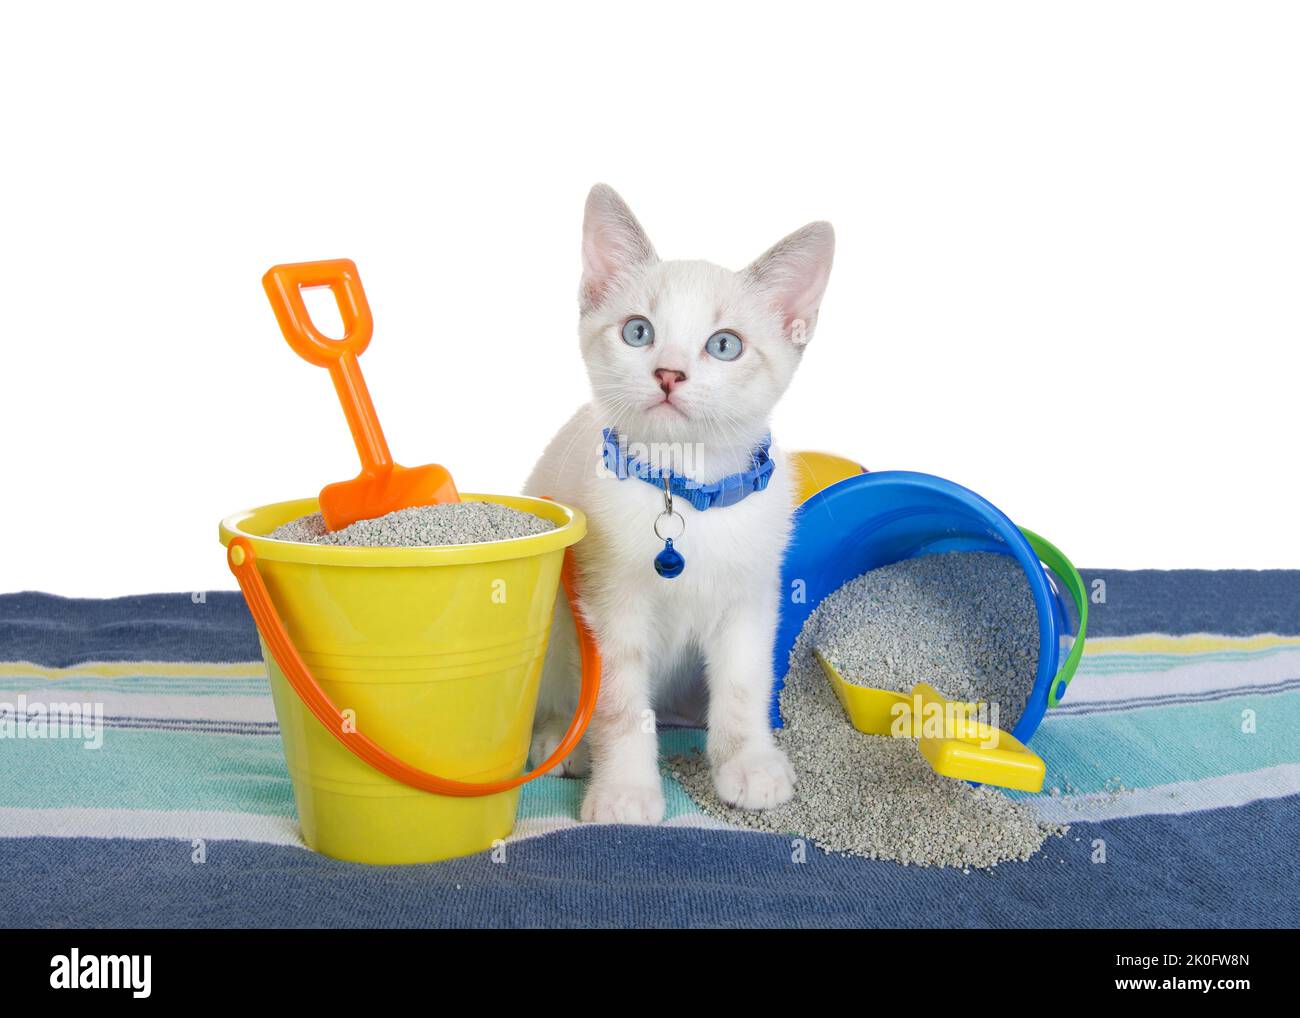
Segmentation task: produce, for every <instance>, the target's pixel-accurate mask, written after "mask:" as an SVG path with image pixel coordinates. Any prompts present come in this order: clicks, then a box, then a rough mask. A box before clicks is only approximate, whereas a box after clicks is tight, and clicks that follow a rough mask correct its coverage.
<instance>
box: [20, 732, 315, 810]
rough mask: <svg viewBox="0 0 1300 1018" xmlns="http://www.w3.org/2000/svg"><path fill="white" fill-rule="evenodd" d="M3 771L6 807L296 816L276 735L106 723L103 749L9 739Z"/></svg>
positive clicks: (73, 743) (59, 741)
mask: <svg viewBox="0 0 1300 1018" xmlns="http://www.w3.org/2000/svg"><path fill="white" fill-rule="evenodd" d="M0 773H3V774H4V775H5V780H4V781H3V782H0V806H17V807H22V808H26V809H57V808H63V807H69V806H88V807H101V808H105V809H142V810H147V809H157V810H231V811H234V812H238V813H261V814H268V815H271V816H294V815H295V814H294V808H293V790H292V787H291V786H290V783H289V772H288V770H287V769H286V768H285V765H284V754H283V752H282V750H281V748H280V740H279V738H278V737H268V736H257V735H206V734H198V733H194V732H167V731H145V730H139V729H120V728H108V729H106V730H105V732H104V744H103V746H101V747H100V748H99V749H86V748H84V746H83V744H82V743H81V741H79V740H72V739H31V740H29V739H9V738H6V739H0Z"/></svg>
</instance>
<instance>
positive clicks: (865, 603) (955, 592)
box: [671, 552, 1068, 870]
mask: <svg viewBox="0 0 1300 1018" xmlns="http://www.w3.org/2000/svg"><path fill="white" fill-rule="evenodd" d="M814 646H816V647H818V648H819V649H820V650H821V651H822V653H823V654H825V655H826V657H827V658H828V659H829V660H831V661H832V662H833V663H834V664H835V665H836V666H837V667H838V668H839V669H840V671H841V672H842V674H843V675H844V676H845V677H846V678H853V679H854V680H855V681H857V682H859V683H861V684H863V685H870V686H875V687H877V688H885V689H895V690H900V691H910V690H911V688H912V685H913V683H915V682H917V681H921V680H925V681H929V682H930V683H931V684H932V685H934V686H935V687H936V688H937V689H939V690H940V691H941V692H943V693H944V694H945V695H947V696H949V697H952V698H960V699H963V700H968V699H969V700H983V701H986V702H991V701H993V700H995V699H996V700H998V701H999V702H1000V704H1001V711H1002V714H1001V717H1000V719H999V724H1000V726H1001V727H1003V728H1006V729H1010V728H1011V727H1012V726H1013V724H1014V720H1015V719H1016V718H1018V717H1019V716H1020V713H1021V712H1022V711H1023V709H1024V703H1025V700H1026V699H1027V697H1028V694H1029V690H1030V688H1031V687H1032V685H1033V681H1034V676H1035V673H1036V670H1037V663H1038V623H1037V616H1036V613H1035V609H1034V605H1033V601H1032V599H1031V597H1030V592H1029V588H1028V584H1027V583H1026V582H1025V579H1024V576H1023V574H1022V573H1021V572H1020V567H1019V566H1018V565H1017V564H1016V562H1015V560H1014V559H1010V558H1007V557H1006V556H1002V555H993V554H987V553H977V552H960V553H952V554H946V555H934V556H928V557H925V558H920V559H911V560H908V561H905V562H899V563H896V564H894V565H891V566H885V567H883V568H880V569H876V570H872V571H871V572H869V573H866V574H864V575H863V576H861V577H858V578H857V579H854V580H852V581H850V582H849V583H846V584H845V585H844V586H843V587H841V588H840V589H839V590H837V591H835V592H834V593H833V594H831V595H830V596H828V597H827V598H826V599H825V600H823V601H822V603H821V604H820V605H818V607H817V610H816V611H815V612H813V614H812V615H811V616H809V618H808V621H807V623H806V624H805V625H804V628H803V631H802V632H801V633H800V635H799V638H798V640H797V641H796V643H795V647H794V649H793V651H791V654H790V670H789V672H788V673H787V675H786V684H785V688H784V690H783V691H782V693H781V713H782V716H783V717H784V718H785V727H784V728H782V729H780V730H778V731H777V732H776V733H775V734H776V741H777V744H778V745H779V746H780V747H781V748H782V749H784V750H785V752H786V753H787V754H788V755H789V757H790V762H791V763H792V764H793V765H794V769H795V773H796V775H798V781H797V784H796V785H795V794H794V798H792V799H791V800H790V801H789V802H787V803H785V804H783V805H781V806H778V807H777V808H775V809H771V810H763V811H755V812H751V811H747V810H739V809H735V808H733V807H730V806H727V805H726V804H724V803H722V802H721V801H720V800H719V799H718V798H717V795H716V793H715V792H714V789H713V782H712V778H711V777H710V775H709V767H708V761H707V759H706V758H705V757H704V756H703V755H702V754H698V753H697V754H692V755H690V756H686V757H677V758H675V759H674V760H673V761H672V762H671V767H672V772H673V774H674V776H675V777H676V778H677V779H678V780H679V781H681V782H682V784H683V785H684V786H685V788H686V790H687V792H688V793H689V794H690V795H691V797H692V798H693V799H694V800H695V801H696V803H698V805H699V806H700V809H701V810H703V811H704V812H705V813H706V814H707V815H709V816H712V817H714V818H716V819H719V820H723V821H726V822H728V823H731V824H734V825H736V826H738V827H742V828H746V829H749V830H755V831H767V832H770V833H774V834H784V835H792V836H801V837H806V838H808V839H810V840H811V841H812V842H813V843H814V844H816V845H817V846H818V847H819V848H821V849H822V850H823V851H826V852H837V853H845V854H851V855H859V856H865V857H867V858H871V859H889V860H894V861H897V862H901V863H903V864H904V865H920V866H955V867H961V868H963V869H966V870H969V869H971V868H973V867H974V868H981V869H983V868H987V867H991V866H996V865H997V864H998V863H999V862H1006V861H1009V860H1024V859H1028V858H1029V857H1030V856H1032V855H1033V854H1034V853H1035V852H1037V851H1038V850H1039V849H1040V848H1041V847H1042V845H1043V843H1044V841H1045V840H1046V839H1047V838H1048V837H1049V836H1050V835H1053V834H1056V835H1060V834H1064V833H1065V832H1066V831H1067V830H1068V827H1065V826H1062V825H1058V824H1048V823H1044V822H1042V821H1040V820H1039V818H1038V816H1037V815H1036V813H1035V812H1034V811H1033V810H1032V809H1030V808H1029V807H1028V806H1027V805H1024V804H1022V803H1020V802H1017V801H1015V800H1013V799H1010V798H1008V797H1007V796H1006V795H1004V794H1003V793H1002V792H1000V791H999V790H997V789H996V788H992V787H989V786H982V787H980V788H973V787H972V786H970V785H969V784H967V783H966V782H964V781H953V780H951V779H949V778H944V777H940V776H939V775H937V774H935V773H934V772H933V771H932V770H930V767H929V765H928V764H927V763H926V761H925V759H924V758H923V757H922V756H921V754H920V752H919V751H918V750H917V747H916V743H915V741H914V740H912V739H895V738H887V737H884V736H876V735H864V734H862V733H861V732H858V731H857V730H856V729H854V728H853V726H852V725H851V724H849V721H848V718H847V717H846V716H845V714H844V710H843V708H842V707H841V706H840V704H839V701H838V700H837V699H836V698H835V694H834V692H833V691H832V689H831V687H830V683H829V682H827V680H826V676H825V674H824V673H823V672H822V670H821V667H820V666H819V665H818V664H817V662H816V660H815V659H814V658H813V655H812V648H813V647H814Z"/></svg>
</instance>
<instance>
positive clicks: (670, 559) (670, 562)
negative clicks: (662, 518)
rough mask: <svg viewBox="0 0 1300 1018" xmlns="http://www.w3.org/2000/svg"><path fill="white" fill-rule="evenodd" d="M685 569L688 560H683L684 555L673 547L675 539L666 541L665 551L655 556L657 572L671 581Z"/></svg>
mask: <svg viewBox="0 0 1300 1018" xmlns="http://www.w3.org/2000/svg"><path fill="white" fill-rule="evenodd" d="M685 568H686V559H684V558H682V553H681V552H680V551H678V550H677V549H676V548H674V547H673V539H672V538H671V537H670V538H668V539H667V540H666V541H664V550H663V551H661V552H660V553H659V554H658V555H656V556H655V572H656V573H658V574H659V575H660V576H662V577H663V578H664V579H665V580H671V579H672V578H673V577H675V576H680V575H681V574H682V570H683V569H685Z"/></svg>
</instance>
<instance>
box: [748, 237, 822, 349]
mask: <svg viewBox="0 0 1300 1018" xmlns="http://www.w3.org/2000/svg"><path fill="white" fill-rule="evenodd" d="M834 257H835V231H834V230H833V229H831V224H830V223H809V224H808V225H807V226H805V227H803V229H800V230H795V231H794V233H792V234H790V236H788V237H786V238H785V240H782V241H780V242H779V243H777V244H776V245H775V246H773V247H772V248H770V249H769V250H768V251H767V252H766V253H765V254H763V255H761V256H759V258H758V259H757V260H756V261H755V262H754V263H753V264H752V265H750V266H749V268H747V269H746V270H745V272H747V273H748V274H749V276H750V278H751V279H753V280H754V281H755V282H756V283H757V284H758V286H759V289H760V290H761V291H762V292H763V293H764V294H765V295H766V296H767V298H768V299H769V300H770V301H771V302H772V304H773V306H774V307H775V308H776V309H777V310H778V311H779V312H780V313H781V318H782V322H783V323H784V325H785V330H786V336H787V337H788V338H789V339H790V340H791V341H792V342H793V343H795V344H796V345H797V346H803V345H804V344H805V343H807V342H808V340H810V339H811V338H812V333H813V328H814V327H815V326H816V325H817V311H818V309H819V308H820V307H821V303H822V294H824V293H825V292H826V281H827V280H828V279H829V278H830V274H831V261H832V260H833V259H834Z"/></svg>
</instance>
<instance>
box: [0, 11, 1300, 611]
mask: <svg viewBox="0 0 1300 1018" xmlns="http://www.w3.org/2000/svg"><path fill="white" fill-rule="evenodd" d="M1295 11H1296V8H1294V7H1288V6H1287V5H1270V4H1262V3H1261V4H1240V3H1222V4H1200V3H1186V2H1180V3H1169V4H1156V3H1118V4H1109V3H1089V4H1071V5H1057V4H1044V3H1025V4H953V5H936V4H897V5H889V6H887V7H873V6H866V5H848V4H843V3H840V4H833V5H825V6H823V5H820V4H814V3H809V2H806V0H801V2H799V3H788V4H782V5H770V4H759V3H745V4H735V5H731V4H727V5H723V4H709V3H703V2H695V3H686V4H677V3H668V2H663V0H655V2H654V3H647V2H639V3H634V4H621V3H616V2H612V0H605V2H602V3H597V4H586V5H574V4H530V5H524V4H519V5H509V4H492V5H477V6H473V5H454V6H453V5H445V4H423V5H414V4H412V5H401V4H383V3H356V2H350V3H346V4H330V3H321V2H316V3H312V4H302V5H292V4H284V3H280V4H272V3H258V4H250V5H241V4H232V3H222V4H217V5H213V4H207V5H179V4H156V5H145V4H139V3H116V4H85V5H70V4H57V3H51V4H24V5H21V6H19V5H8V6H7V7H6V8H5V13H4V16H3V27H2V29H0V89H2V90H3V95H4V100H3V103H2V104H0V126H2V128H3V132H2V138H3V140H2V142H0V144H3V160H2V161H0V176H2V177H3V181H2V185H3V186H0V208H2V210H3V216H2V220H0V299H2V300H3V309H4V314H3V336H0V343H3V351H4V353H3V358H4V360H3V366H2V367H0V378H2V382H0V384H2V386H3V390H2V393H3V395H2V403H0V428H2V429H3V430H2V431H0V434H3V436H4V437H3V442H4V449H5V456H4V461H3V468H4V480H3V482H0V534H2V535H3V537H2V538H0V589H4V590H16V589H24V588H35V589H42V590H49V591H53V592H57V593H63V594H78V595H112V594H122V593H129V592H142V591H148V590H191V589H203V588H206V589H215V588H223V587H224V588H231V587H233V586H234V583H233V580H232V579H231V578H230V576H229V574H228V573H227V572H226V569H225V564H224V559H223V556H222V552H221V549H220V547H219V545H218V544H217V535H216V524H217V521H218V520H219V519H220V518H221V517H222V516H224V515H226V514H228V513H230V512H233V511H235V510H237V509H241V508H246V507H249V506H252V505H256V504H261V503H265V502H270V501H275V500H279V499H282V498H288V497H294V496H301V495H307V494H311V493H313V492H314V491H315V490H316V489H318V488H319V487H320V486H321V485H322V484H323V483H324V482H326V481H331V480H337V479H342V478H344V477H348V476H351V475H352V474H354V473H355V470H356V462H355V457H354V454H353V452H352V448H351V445H350V441H349V437H348V433H347V430H346V428H345V425H344V422H343V417H342V414H341V412H340V411H339V409H338V407H337V405H336V404H335V403H334V396H333V391H332V389H331V387H330V385H329V382H328V379H327V376H326V374H325V372H323V371H321V370H320V369H316V368H312V367H309V366H307V365H306V364H304V363H303V362H300V361H299V360H297V358H296V357H295V356H294V355H293V354H292V353H291V352H290V351H289V349H288V347H287V346H286V345H285V343H284V341H283V340H282V339H281V338H280V335H279V333H278V331H277V329H276V326H275V322H274V320H273V318H272V316H271V312H270V309H269V307H268V305H267V303H266V299H265V297H264V295H263V293H262V290H261V286H260V282H259V280H260V277H261V274H262V272H263V271H264V270H265V269H266V268H268V267H269V266H270V265H271V264H273V263H275V262H283V261H298V260H309V259H318V258H327V257H340V256H347V257H351V258H353V259H355V260H356V261H357V263H358V264H359V266H360V268H361V274H362V278H363V279H364V281H365V285H366V289H367V292H368V294H369V297H370V303H371V305H372V307H373V309H374V311H375V318H376V323H377V325H376V333H375V340H374V343H373V345H372V346H371V349H370V351H369V352H368V353H367V354H366V355H365V357H364V358H363V359H362V364H363V366H364V368H365V372H366V376H367V379H368V380H369V383H370V388H371V391H372V393H373V395H374V397H375V400H376V403H377V406H378V408H379V413H380V417H381V419H382V421H383V423H384V426H385V428H386V430H387V433H388V436H389V441H390V444H391V446H392V448H393V452H394V455H395V456H396V457H397V459H398V460H399V461H401V462H405V463H408V464H415V463H421V462H425V461H429V460H436V461H439V462H442V463H445V464H447V465H448V466H450V467H451V468H452V470H453V472H454V474H455V476H456V479H457V481H458V482H459V484H460V487H461V488H462V490H468V491H515V490H517V489H518V488H519V486H520V484H521V483H522V481H523V479H524V477H525V475H526V474H527V472H528V469H529V467H530V466H531V464H532V462H533V461H534V459H535V458H536V457H537V455H538V454H539V452H540V450H541V448H542V446H543V445H544V443H545V441H546V440H547V438H548V437H549V436H550V434H551V433H552V432H553V430H554V429H555V428H557V427H558V425H559V424H560V423H561V422H562V421H563V420H564V419H565V418H566V417H567V415H568V414H569V413H570V411H571V410H572V409H573V407H574V406H576V405H577V404H578V403H579V402H580V401H581V400H582V399H583V398H584V392H585V380H584V377H583V374H582V370H581V365H580V362H579V357H578V352H577V348H576V340H575V322H576V302H575V294H576V287H577V279H578V235H579V226H580V222H581V212H582V202H583V199H584V197H585V194H586V191H587V189H588V187H589V186H590V185H591V184H592V183H593V182H595V181H598V180H604V181H608V182H609V183H611V184H613V185H614V186H615V187H617V188H618V189H619V190H620V191H621V192H622V194H623V195H624V197H625V198H626V199H627V200H628V201H629V203H630V204H631V205H632V207H633V208H634V209H635V210H636V211H637V213H638V215H639V216H640V218H641V220H642V222H643V223H644V224H645V226H646V228H647V230H648V231H649V233H650V234H651V237H652V238H653V240H654V242H655V244H656V246H657V247H658V249H659V251H660V253H661V254H662V255H663V256H665V257H706V258H709V259H710V260H713V261H717V262H719V263H721V264H724V265H728V266H732V267H737V268H738V267H740V266H741V265H743V264H745V263H746V262H748V261H749V260H750V259H751V258H752V257H754V256H755V255H757V254H758V253H759V252H760V251H761V250H763V249H764V248H765V247H767V246H768V245H769V244H770V243H772V242H773V241H775V240H777V239H778V238H779V237H781V236H782V235H783V234H785V233H786V232H788V231H790V230H792V229H794V228H796V227H798V226H800V225H802V224H803V223H805V222H807V221H809V220H812V219H818V218H826V219H830V220H832V221H833V222H834V224H835V227H836V231H837V235H838V239H839V247H838V253H837V259H836V266H835V270H834V272H833V273H832V276H831V283H830V288H829V291H828V294H827V297H826V301H825V304H824V306H823V312H822V317H821V323H820V326H819V331H818V334H817V336H816V338H815V339H814V341H813V345H812V347H811V349H810V351H809V354H808V356H807V358H806V359H805V363H804V365H803V367H802V369H801V371H800V373H799V375H798V376H797V377H796V379H795V383H794V386H793V388H792V390H791V392H790V394H789V395H788V397H787V399H786V401H785V402H784V404H783V405H782V409H781V411H780V415H779V417H778V419H777V422H776V433H777V437H778V439H779V440H780V441H782V442H783V444H785V445H786V447H787V448H798V447H813V448H823V449H828V450H832V451H838V452H841V453H845V454H849V455H851V456H854V457H856V458H858V459H860V460H861V461H863V462H864V463H866V464H867V465H868V466H869V467H871V468H873V469H883V468H890V467H902V468H909V469H916V470H924V471H929V472H932V473H937V474H940V475H942V476H945V477H949V478H952V479H953V480H956V481H959V482H962V483H964V484H966V485H968V486H970V487H972V488H974V489H975V490H977V491H979V492H980V493H982V494H984V495H985V496H987V497H988V498H990V499H991V500H992V501H993V502H994V503H995V504H997V505H998V506H1000V507H1001V508H1002V509H1004V510H1005V511H1006V512H1007V513H1008V514H1009V515H1010V516H1011V517H1012V518H1013V519H1015V520H1016V521H1017V522H1020V523H1023V524H1024V525H1026V526H1030V527H1032V528H1034V529H1037V530H1039V531H1040V532H1042V533H1043V534H1045V535H1047V536H1049V537H1051V538H1052V539H1053V540H1054V541H1056V542H1057V543H1058V544H1060V545H1061V546H1062V547H1063V548H1064V549H1065V550H1066V551H1067V552H1068V553H1069V554H1070V555H1071V556H1072V557H1074V559H1075V561H1076V562H1079V563H1081V564H1085V565H1092V566H1111V567H1143V566H1153V567H1178V566H1205V567H1229V566H1246V567H1268V566H1290V567H1297V566H1300V541H1298V540H1297V539H1296V537H1295V535H1294V528H1293V521H1294V517H1295V512H1296V500H1297V481H1296V470H1295V467H1294V458H1295V457H1294V449H1293V445H1292V436H1293V434H1294V430H1295V428H1294V421H1295V417H1296V411H1295V408H1294V404H1295V392H1296V381H1297V374H1296V368H1297V359H1298V355H1297V334H1298V332H1300V329H1298V328H1297V326H1298V324H1300V292H1298V287H1297V280H1298V279H1300V129H1298V128H1300V121H1298V120H1297V113H1298V112H1300V111H1298V109H1297V107H1298V106H1300V59H1297V54H1298V53H1300V20H1298V18H1297V14H1296V13H1295Z"/></svg>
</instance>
